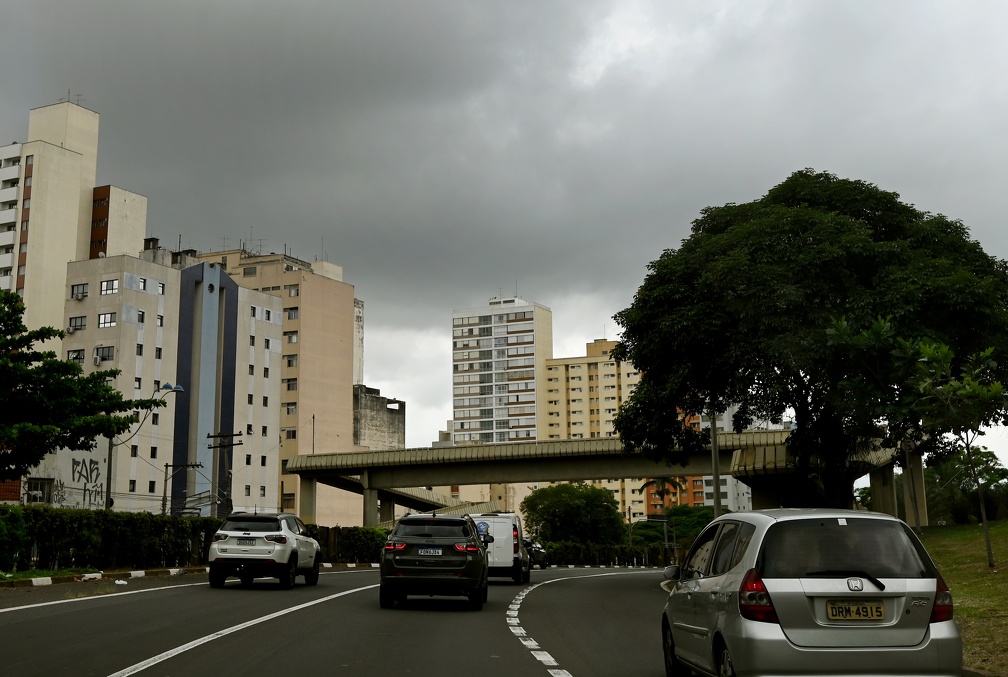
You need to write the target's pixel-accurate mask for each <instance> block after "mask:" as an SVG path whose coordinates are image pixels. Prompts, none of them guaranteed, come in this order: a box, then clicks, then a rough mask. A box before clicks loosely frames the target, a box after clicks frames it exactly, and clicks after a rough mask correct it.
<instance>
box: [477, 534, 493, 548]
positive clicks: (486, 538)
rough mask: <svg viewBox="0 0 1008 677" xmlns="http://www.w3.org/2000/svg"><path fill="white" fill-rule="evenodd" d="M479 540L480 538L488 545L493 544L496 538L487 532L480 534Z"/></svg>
mask: <svg viewBox="0 0 1008 677" xmlns="http://www.w3.org/2000/svg"><path fill="white" fill-rule="evenodd" d="M479 538H480V541H481V542H482V543H483V545H487V544H489V543H493V542H494V537H493V536H491V535H490V534H488V533H486V532H485V531H484V532H480V535H479Z"/></svg>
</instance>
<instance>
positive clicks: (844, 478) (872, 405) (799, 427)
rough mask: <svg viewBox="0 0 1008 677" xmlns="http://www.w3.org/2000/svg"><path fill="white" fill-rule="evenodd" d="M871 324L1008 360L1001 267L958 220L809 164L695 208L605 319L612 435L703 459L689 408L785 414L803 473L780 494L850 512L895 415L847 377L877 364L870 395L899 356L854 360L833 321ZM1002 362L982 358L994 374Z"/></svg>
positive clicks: (632, 447) (648, 448)
mask: <svg viewBox="0 0 1008 677" xmlns="http://www.w3.org/2000/svg"><path fill="white" fill-rule="evenodd" d="M880 318H884V319H885V322H887V323H888V324H889V330H890V331H891V332H892V334H893V336H895V337H904V338H906V339H907V340H911V339H913V340H920V339H929V340H931V341H933V342H936V343H940V344H942V345H945V346H948V347H949V348H950V349H951V350H952V351H953V352H954V354H955V355H961V356H963V358H962V360H965V359H967V357H968V356H972V355H976V354H980V353H982V352H983V351H985V350H988V349H990V350H991V353H990V354H992V355H993V356H994V357H995V359H996V358H997V357H998V356H1001V355H1008V265H1006V263H1005V262H1004V261H1002V260H1000V259H997V258H994V257H992V256H989V255H988V254H986V253H985V252H984V251H983V249H982V247H981V246H980V244H979V243H977V242H976V241H974V240H972V239H970V237H969V232H968V230H967V228H966V227H965V225H963V224H962V223H961V222H960V221H957V220H953V219H949V218H947V217H945V216H941V215H935V214H930V213H927V212H922V211H920V210H918V209H916V208H915V207H913V206H912V205H908V204H905V203H903V202H901V201H900V199H899V196H898V195H897V194H896V193H893V192H888V191H884V190H881V189H879V188H878V187H876V186H874V185H872V184H869V183H865V182H863V181H856V180H850V179H841V178H838V177H836V176H834V175H832V174H828V173H818V172H815V171H813V170H808V169H806V170H803V171H799V172H796V173H794V174H792V175H791V176H790V177H789V178H788V179H787V180H786V181H784V182H783V183H781V184H780V185H778V186H776V187H774V188H772V189H771V190H770V191H769V192H768V193H767V194H766V195H765V196H764V197H762V198H760V199H758V200H755V201H753V202H749V203H745V204H727V205H724V206H721V207H708V208H706V209H704V210H703V211H702V212H701V214H700V216H699V217H698V218H697V219H696V220H695V221H694V222H693V224H692V230H691V234H690V236H689V237H688V238H687V239H685V240H683V242H682V244H681V246H680V247H679V249H667V250H665V251H664V252H663V253H662V255H661V256H660V257H659V258H658V259H657V260H655V261H653V262H651V263H650V264H649V266H648V274H647V276H646V277H645V279H644V282H643V284H642V285H641V287H640V288H639V290H638V291H637V294H636V296H635V297H634V300H633V303H632V304H631V306H630V307H628V308H626V309H624V310H622V311H621V312H619V313H618V314H617V315H616V316H615V319H616V322H617V323H618V324H619V326H620V327H621V336H620V342H619V343H618V345H617V347H616V350H615V351H614V353H613V357H614V358H615V359H618V360H624V361H629V362H631V363H632V364H633V365H634V366H635V367H636V368H637V369H638V370H639V371H640V372H641V375H642V376H641V381H640V384H639V385H638V386H637V388H636V389H635V390H634V392H633V393H632V394H631V396H630V397H629V398H628V400H627V401H626V402H625V403H624V405H623V406H622V407H620V410H619V412H618V413H617V416H616V418H615V421H614V425H615V428H616V431H617V432H618V433H619V435H620V437H621V439H622V440H623V443H624V447H625V448H626V450H627V451H642V452H644V453H645V454H647V455H649V456H652V457H654V458H656V459H664V460H666V461H667V462H669V463H670V464H674V463H677V462H679V463H682V462H685V459H686V458H687V457H688V456H689V455H691V454H698V453H701V452H702V450H703V448H704V446H705V444H706V441H707V440H706V437H705V436H703V435H702V434H701V433H700V432H699V431H697V430H695V429H693V428H692V427H691V426H690V425H689V424H688V423H689V419H690V418H691V417H694V416H697V415H699V414H700V413H701V412H709V411H711V410H714V411H718V412H720V411H724V410H726V409H727V407H728V406H729V405H735V406H737V407H738V411H737V413H736V414H735V416H734V419H733V426H734V428H735V429H736V430H742V429H744V428H745V427H747V426H748V425H750V424H751V423H752V422H753V421H754V420H757V419H759V420H779V419H780V418H781V417H782V416H784V415H785V414H786V413H793V415H794V417H795V423H796V428H795V430H794V431H793V432H792V433H791V435H790V436H789V439H788V443H789V446H790V451H791V453H792V456H793V457H794V459H795V462H796V463H797V465H798V469H799V473H800V474H801V475H802V476H803V477H804V476H807V477H809V478H810V480H811V481H810V482H809V483H808V484H807V486H806V487H804V489H805V490H806V493H804V494H803V493H801V492H795V493H792V494H791V496H792V498H793V500H794V501H795V502H796V503H800V504H804V505H816V504H818V505H848V504H849V502H850V499H851V495H852V486H851V483H852V480H853V479H854V478H855V477H857V476H858V475H860V474H862V473H863V472H864V468H863V467H862V466H859V465H858V464H857V463H856V460H857V459H858V458H860V456H861V454H862V453H864V452H866V451H868V450H870V449H872V448H874V447H876V446H877V445H878V444H879V441H880V440H881V439H884V438H885V437H886V436H887V435H889V434H890V430H889V425H890V423H893V422H895V421H896V420H897V419H898V416H896V415H894V411H895V410H894V409H891V408H890V409H886V408H884V407H879V406H877V405H878V403H877V402H876V401H873V400H872V394H871V393H866V392H865V391H864V390H859V389H857V388H855V387H853V385H852V384H856V383H859V382H861V381H863V380H872V379H875V378H876V376H875V372H880V373H883V374H884V375H885V376H884V378H881V379H878V382H879V384H880V385H879V387H878V389H877V390H876V392H875V394H876V395H877V394H879V393H881V392H882V390H883V388H884V387H885V386H886V385H891V377H892V376H893V375H894V374H896V373H898V371H899V367H898V365H895V364H893V361H894V360H897V359H899V356H896V355H893V354H892V353H891V352H886V351H882V350H879V351H877V352H876V354H873V355H872V357H873V358H874V359H876V360H880V361H881V363H874V362H872V360H870V359H869V360H865V359H860V360H859V359H853V357H852V351H851V343H850V340H838V339H837V335H836V334H835V330H836V329H837V327H838V323H846V326H847V327H848V336H847V339H850V337H852V336H855V335H857V334H859V333H860V332H863V331H866V330H869V329H870V328H872V327H873V326H874V325H875V324H876V323H878V322H879V321H880ZM860 357H865V355H864V354H863V353H862V354H861V355H860ZM1006 364H1008V361H1004V360H1002V361H1001V362H999V363H996V364H994V365H993V374H992V376H993V378H994V380H998V381H1004V379H1005V376H1006V375H1008V371H1006V367H1005V365H1006ZM887 379H888V380H887ZM866 394H867V395H868V396H867V397H865V395H866ZM896 413H898V412H896ZM904 413H906V412H904ZM890 419H891V420H890ZM904 424H905V420H904Z"/></svg>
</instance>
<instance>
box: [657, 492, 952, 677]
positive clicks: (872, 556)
mask: <svg viewBox="0 0 1008 677" xmlns="http://www.w3.org/2000/svg"><path fill="white" fill-rule="evenodd" d="M664 575H665V581H664V582H663V583H662V588H664V589H665V590H666V591H667V592H668V593H669V597H668V602H667V603H666V605H665V611H664V613H663V614H662V645H663V648H664V653H665V672H666V674H667V675H669V676H670V677H673V676H680V675H683V676H685V675H689V674H691V672H692V671H696V672H699V673H702V674H705V675H717V676H719V677H732V676H734V675H739V676H743V675H746V676H748V675H767V676H769V675H949V676H952V675H955V676H956V677H958V676H959V675H960V674H961V673H962V640H961V638H960V636H959V629H958V628H957V626H956V623H955V621H954V620H953V619H952V611H953V608H952V593H951V592H950V591H949V588H948V586H947V585H946V584H945V581H944V580H942V577H941V574H939V573H938V570H937V568H936V567H935V565H934V562H932V561H931V558H930V557H929V556H928V554H927V552H926V551H925V549H924V546H923V545H922V544H921V542H920V541H919V540H918V539H917V537H916V536H915V535H914V533H913V531H912V530H911V529H910V528H909V527H908V526H907V525H906V524H904V523H903V522H902V521H900V520H898V519H896V518H895V517H892V516H890V515H883V514H879V513H871V512H864V511H854V510H804V509H791V510H789V509H780V510H767V511H758V512H741V513H731V514H727V515H722V516H721V517H719V518H717V519H715V520H714V521H713V522H711V523H710V524H709V525H708V526H707V527H706V528H705V529H704V530H703V531H702V532H701V533H700V535H699V536H698V537H697V539H696V541H694V543H693V546H692V547H691V548H690V551H689V553H688V554H687V555H686V558H685V560H684V561H683V564H682V565H681V566H679V565H673V566H670V567H667V568H666V569H665V574H664Z"/></svg>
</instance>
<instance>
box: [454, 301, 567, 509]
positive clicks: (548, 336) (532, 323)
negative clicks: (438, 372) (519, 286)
mask: <svg viewBox="0 0 1008 677" xmlns="http://www.w3.org/2000/svg"><path fill="white" fill-rule="evenodd" d="M552 357H553V312H552V311H551V310H550V309H549V308H547V307H546V306H543V305H540V304H538V303H534V302H530V301H526V300H525V299H521V298H518V297H510V298H501V297H494V298H491V299H490V300H489V301H488V302H487V305H485V306H480V307H475V308H463V309H460V310H455V311H453V312H452V405H453V420H452V435H451V439H452V443H453V444H454V445H455V446H463V445H467V444H487V443H491V442H532V441H535V440H537V439H540V437H539V434H540V431H542V430H544V429H545V421H546V412H545V408H544V406H543V404H544V401H543V400H544V395H545V374H546V362H547V361H548V360H549V359H550V358H552ZM453 489H454V490H453ZM440 490H441V491H443V492H444V493H451V494H452V495H459V494H460V493H461V498H463V500H471V501H479V502H482V501H486V500H492V501H497V504H498V506H500V508H501V509H502V510H517V509H518V505H519V504H520V503H521V500H522V499H523V498H524V497H525V496H527V495H528V494H529V493H530V491H531V489H529V487H527V486H524V485H509V484H491V485H489V487H463V488H462V490H461V492H459V490H458V489H457V488H452V487H442V488H440Z"/></svg>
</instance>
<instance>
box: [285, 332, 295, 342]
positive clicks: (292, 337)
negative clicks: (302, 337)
mask: <svg viewBox="0 0 1008 677" xmlns="http://www.w3.org/2000/svg"><path fill="white" fill-rule="evenodd" d="M283 335H284V339H285V340H286V341H287V343H297V342H298V333H297V332H296V331H285V332H284V334H283Z"/></svg>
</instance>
